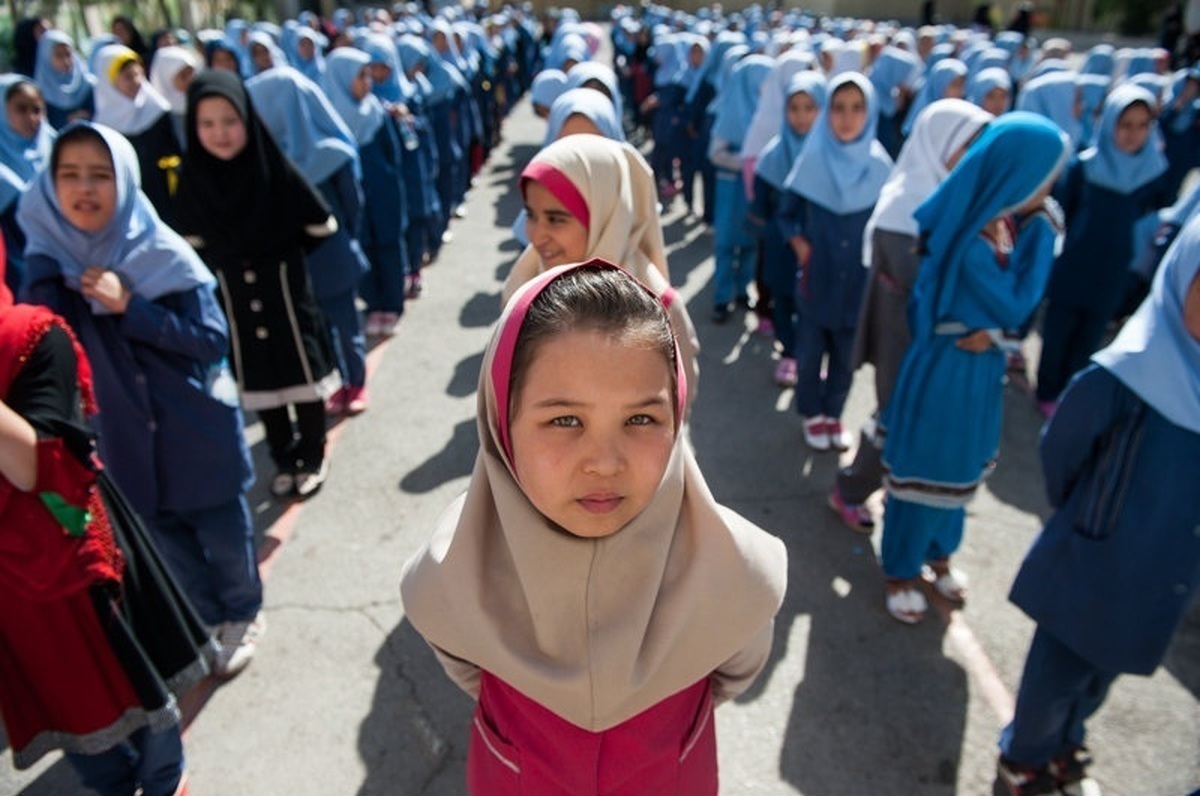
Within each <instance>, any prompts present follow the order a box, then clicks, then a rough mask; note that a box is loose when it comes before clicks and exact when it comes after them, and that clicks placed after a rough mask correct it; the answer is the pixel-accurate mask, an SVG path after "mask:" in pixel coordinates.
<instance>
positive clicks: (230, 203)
mask: <svg viewBox="0 0 1200 796" xmlns="http://www.w3.org/2000/svg"><path fill="white" fill-rule="evenodd" d="M206 97H223V98H224V99H226V100H228V101H229V103H230V104H231V105H233V107H234V109H235V110H236V111H237V113H238V115H239V116H240V117H241V118H242V122H243V123H244V124H245V125H246V146H245V147H244V148H243V149H242V151H241V152H239V153H238V154H237V155H236V156H235V157H234V158H233V159H232V160H221V159H220V158H218V157H215V156H213V155H212V154H210V153H209V152H208V150H206V149H205V148H204V147H203V146H202V145H201V144H200V138H199V136H198V135H197V134H196V106H197V105H198V104H199V103H200V101H201V100H202V99H205V98H206ZM175 199H176V204H177V219H178V221H177V226H178V227H179V231H180V232H181V233H183V234H184V235H197V236H199V237H200V238H202V239H203V240H204V242H205V244H206V247H207V248H209V249H210V250H215V251H218V252H221V253H223V254H225V255H226V256H230V255H231V256H235V257H245V256H249V257H253V256H259V255H265V254H286V253H287V252H289V251H292V250H294V249H295V248H296V247H297V246H306V245H308V244H309V243H310V242H311V240H310V239H309V237H308V236H307V235H306V234H305V232H304V227H306V226H311V225H318V224H324V223H325V222H326V221H327V220H328V218H329V207H328V205H326V204H325V202H324V200H323V199H322V198H321V197H320V196H319V195H318V194H317V192H316V191H315V190H314V189H313V187H312V185H310V184H309V182H308V180H306V179H305V178H304V176H303V175H302V174H301V173H300V172H299V171H298V170H297V169H296V167H295V166H293V165H292V163H291V161H289V160H288V159H287V158H286V157H285V156H284V154H283V152H281V151H280V149H279V146H278V145H277V144H276V143H275V140H274V139H273V138H272V137H271V134H270V132H269V131H268V130H267V128H266V126H265V125H264V124H263V123H262V121H261V120H260V119H259V117H258V113H257V112H256V111H255V110H254V106H253V104H252V103H251V101H250V95H249V94H248V93H247V92H246V89H245V87H244V86H243V85H242V81H241V79H240V78H239V77H238V76H237V75H235V74H233V73H232V72H226V71H224V70H220V69H212V70H205V71H203V72H200V73H199V74H198V75H196V78H195V79H194V80H193V81H192V83H191V85H190V86H189V87H188V93H187V151H186V153H185V154H184V157H183V169H182V175H181V177H180V181H179V191H178V193H177V194H176V197H175Z"/></svg>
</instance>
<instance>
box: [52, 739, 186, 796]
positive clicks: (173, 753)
mask: <svg viewBox="0 0 1200 796" xmlns="http://www.w3.org/2000/svg"><path fill="white" fill-rule="evenodd" d="M66 758H67V760H69V761H70V762H71V765H72V766H74V768H75V770H76V771H77V772H79V776H80V778H81V779H82V780H83V784H84V785H85V786H86V787H88V788H90V789H91V790H93V791H95V792H97V793H99V794H100V796H134V794H135V793H138V787H139V786H140V787H141V793H142V794H143V796H171V794H173V793H175V790H176V788H178V787H179V780H180V778H181V777H182V776H183V741H182V740H181V739H180V737H179V725H178V724H175V725H172V726H171V727H169V728H168V729H165V730H163V731H162V732H151V731H150V728H149V727H142V728H141V729H138V730H134V731H133V732H132V733H130V734H129V737H127V738H126V739H125V740H123V741H121V742H120V743H119V744H117V745H116V746H114V747H113V748H111V749H109V750H108V751H106V752H101V753H100V754H98V755H85V754H79V753H78V752H68V753H67V755H66Z"/></svg>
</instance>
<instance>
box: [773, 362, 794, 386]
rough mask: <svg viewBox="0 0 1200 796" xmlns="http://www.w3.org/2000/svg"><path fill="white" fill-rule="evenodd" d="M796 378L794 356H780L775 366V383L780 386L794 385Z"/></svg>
mask: <svg viewBox="0 0 1200 796" xmlns="http://www.w3.org/2000/svg"><path fill="white" fill-rule="evenodd" d="M796 380H797V375H796V358H795V357H783V358H781V359H780V360H779V364H778V365H776V366H775V383H776V384H778V385H779V386H780V387H795V386H796Z"/></svg>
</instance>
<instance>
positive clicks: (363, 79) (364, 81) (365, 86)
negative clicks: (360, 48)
mask: <svg viewBox="0 0 1200 796" xmlns="http://www.w3.org/2000/svg"><path fill="white" fill-rule="evenodd" d="M369 93H371V76H370V75H368V74H367V67H365V66H364V67H363V68H362V69H359V70H358V74H357V75H355V76H354V79H353V80H351V81H350V96H351V97H354V99H356V100H358V101H359V102H362V99H363V97H365V96H367V94H369Z"/></svg>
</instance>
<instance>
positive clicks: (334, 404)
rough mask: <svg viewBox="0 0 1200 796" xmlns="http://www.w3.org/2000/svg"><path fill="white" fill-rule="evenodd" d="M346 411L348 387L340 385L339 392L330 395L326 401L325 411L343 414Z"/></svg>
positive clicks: (331, 413) (332, 413) (330, 413)
mask: <svg viewBox="0 0 1200 796" xmlns="http://www.w3.org/2000/svg"><path fill="white" fill-rule="evenodd" d="M345 412H346V388H345V387H338V390H337V392H335V393H334V394H333V395H331V396H329V398H328V399H326V401H325V413H326V414H329V415H341V414H345Z"/></svg>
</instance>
